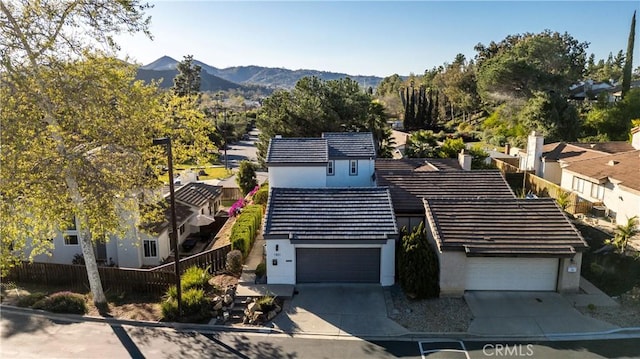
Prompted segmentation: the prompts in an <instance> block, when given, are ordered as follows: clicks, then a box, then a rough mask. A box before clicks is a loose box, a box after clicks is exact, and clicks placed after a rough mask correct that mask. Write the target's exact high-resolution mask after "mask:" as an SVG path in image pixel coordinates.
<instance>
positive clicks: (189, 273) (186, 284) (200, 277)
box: [180, 266, 211, 291]
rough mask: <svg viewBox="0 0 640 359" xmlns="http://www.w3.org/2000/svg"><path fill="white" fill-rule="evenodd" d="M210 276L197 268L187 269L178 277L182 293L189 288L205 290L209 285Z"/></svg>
mask: <svg viewBox="0 0 640 359" xmlns="http://www.w3.org/2000/svg"><path fill="white" fill-rule="evenodd" d="M210 278H211V275H210V274H209V273H207V271H206V270H204V269H202V268H199V267H195V266H194V267H189V268H187V270H186V271H185V272H184V273H183V274H182V276H181V277H180V283H181V287H182V290H183V291H186V290H187V289H191V288H205V287H206V286H207V285H208V284H209V279H210Z"/></svg>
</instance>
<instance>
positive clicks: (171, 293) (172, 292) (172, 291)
mask: <svg viewBox="0 0 640 359" xmlns="http://www.w3.org/2000/svg"><path fill="white" fill-rule="evenodd" d="M177 288H178V287H176V286H175V285H172V286H170V287H169V288H167V292H166V293H165V294H164V298H165V299H166V300H171V299H172V300H176V298H178V289H177Z"/></svg>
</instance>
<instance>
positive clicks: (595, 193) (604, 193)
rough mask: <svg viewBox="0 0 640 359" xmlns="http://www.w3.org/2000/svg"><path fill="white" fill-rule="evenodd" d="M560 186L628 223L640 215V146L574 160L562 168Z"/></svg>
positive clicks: (617, 219)
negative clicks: (633, 149) (639, 148)
mask: <svg viewBox="0 0 640 359" xmlns="http://www.w3.org/2000/svg"><path fill="white" fill-rule="evenodd" d="M560 186H561V187H562V188H564V189H566V190H569V191H573V192H577V193H578V195H579V196H580V197H582V198H584V199H586V200H588V201H590V202H592V203H593V205H594V208H596V209H600V210H601V211H602V212H603V213H602V214H604V215H606V216H608V217H609V218H611V219H614V220H615V221H616V222H617V223H626V221H627V218H631V217H633V216H640V150H636V151H630V152H624V153H618V154H614V155H606V156H601V157H597V158H591V159H586V160H582V161H575V162H571V163H569V164H567V165H566V166H565V167H563V169H562V183H561V184H560Z"/></svg>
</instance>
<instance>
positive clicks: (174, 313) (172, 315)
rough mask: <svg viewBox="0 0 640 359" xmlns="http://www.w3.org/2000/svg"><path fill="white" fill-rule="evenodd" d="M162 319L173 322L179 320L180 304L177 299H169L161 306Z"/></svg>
mask: <svg viewBox="0 0 640 359" xmlns="http://www.w3.org/2000/svg"><path fill="white" fill-rule="evenodd" d="M160 308H161V309H162V317H163V318H164V320H167V321H173V320H176V319H178V302H177V301H176V299H175V298H172V299H167V300H165V301H163V302H162V304H160Z"/></svg>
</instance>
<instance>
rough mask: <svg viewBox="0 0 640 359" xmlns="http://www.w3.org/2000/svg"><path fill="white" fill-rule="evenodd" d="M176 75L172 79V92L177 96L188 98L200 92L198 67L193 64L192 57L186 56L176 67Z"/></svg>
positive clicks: (199, 68) (199, 69) (200, 69)
mask: <svg viewBox="0 0 640 359" xmlns="http://www.w3.org/2000/svg"><path fill="white" fill-rule="evenodd" d="M176 69H177V70H178V74H177V75H176V77H175V78H174V79H173V87H172V88H171V89H172V90H173V92H174V93H175V94H176V95H177V96H179V97H184V96H190V95H195V94H198V93H199V92H200V71H202V68H201V67H200V65H196V64H194V63H193V55H187V56H185V57H184V60H182V61H181V62H179V63H178V65H177V66H176Z"/></svg>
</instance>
